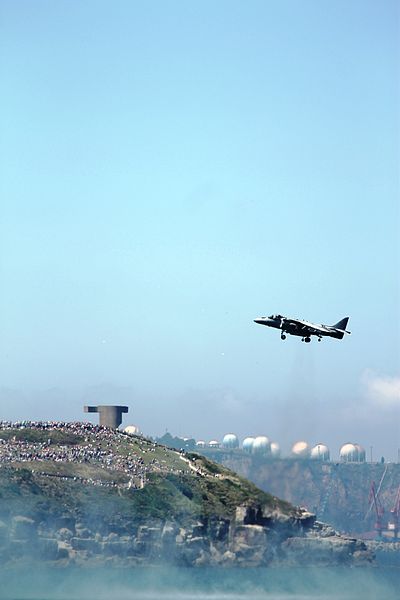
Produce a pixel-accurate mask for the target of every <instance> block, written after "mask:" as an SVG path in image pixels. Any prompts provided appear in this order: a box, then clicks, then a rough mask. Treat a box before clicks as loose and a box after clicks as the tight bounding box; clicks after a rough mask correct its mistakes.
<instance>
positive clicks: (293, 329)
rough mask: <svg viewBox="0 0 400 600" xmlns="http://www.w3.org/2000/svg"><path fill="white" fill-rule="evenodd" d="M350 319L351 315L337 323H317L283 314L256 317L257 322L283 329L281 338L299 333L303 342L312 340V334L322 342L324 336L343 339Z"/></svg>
mask: <svg viewBox="0 0 400 600" xmlns="http://www.w3.org/2000/svg"><path fill="white" fill-rule="evenodd" d="M348 321H349V317H345V318H344V319H342V320H341V321H338V323H335V325H316V324H315V323H310V322H309V321H302V320H301V319H290V318H289V317H283V316H282V315H271V316H270V317H259V318H258V319H254V322H255V323H259V324H260V325H267V327H274V328H275V329H280V330H281V340H286V334H287V333H288V334H290V335H298V336H300V337H301V341H302V342H311V336H312V335H316V336H317V338H318V341H319V342H320V341H321V340H322V338H323V337H324V336H329V337H333V338H337V339H339V340H341V339H342V338H343V336H344V334H345V333H350V331H346V326H347V323H348Z"/></svg>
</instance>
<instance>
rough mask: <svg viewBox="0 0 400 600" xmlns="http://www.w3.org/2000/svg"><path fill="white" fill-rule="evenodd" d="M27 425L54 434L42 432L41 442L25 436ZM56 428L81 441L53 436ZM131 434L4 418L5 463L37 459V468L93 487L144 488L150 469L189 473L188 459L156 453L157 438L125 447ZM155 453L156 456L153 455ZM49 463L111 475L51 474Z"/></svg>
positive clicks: (0, 454)
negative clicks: (174, 461) (176, 460)
mask: <svg viewBox="0 0 400 600" xmlns="http://www.w3.org/2000/svg"><path fill="white" fill-rule="evenodd" d="M25 429H26V430H37V431H40V432H44V433H46V432H48V434H49V435H48V437H47V436H46V435H39V436H37V437H38V440H37V441H36V440H34V441H32V439H33V438H34V437H35V436H32V435H26V436H25V438H24V436H22V435H21V434H20V433H19V431H21V430H25ZM7 431H8V433H6V435H3V436H2V435H1V434H2V432H7ZM55 431H56V432H59V433H61V434H73V435H74V436H76V443H74V438H73V437H71V435H67V436H65V440H63V437H62V436H52V432H55ZM13 433H14V435H13ZM129 437H131V436H129V434H126V433H124V432H122V431H119V430H116V429H110V428H107V427H101V426H99V425H93V424H92V423H88V422H72V423H67V422H56V421H18V422H14V423H12V422H9V421H0V464H7V463H8V464H12V463H35V465H34V467H33V469H32V470H33V471H35V472H36V473H38V472H39V473H42V474H43V475H48V476H52V477H55V476H56V477H57V476H58V477H62V478H64V479H67V478H71V477H72V478H73V479H79V480H81V481H82V482H83V483H88V484H92V485H103V486H108V487H109V486H119V487H127V488H141V487H143V486H144V485H145V483H146V480H147V477H148V474H149V473H150V472H154V471H156V472H157V471H158V472H164V473H165V472H166V473H171V472H172V473H176V474H179V473H182V472H183V470H184V463H182V469H178V468H174V467H173V466H171V461H170V460H169V461H168V460H166V459H164V458H162V457H161V456H160V450H159V451H158V452H157V453H156V448H157V444H156V443H154V442H153V441H151V440H148V439H145V438H136V442H137V443H136V444H135V447H134V450H133V449H132V447H130V446H129V445H124V444H126V442H127V438H128V439H129ZM121 444H122V446H121ZM158 448H159V447H158ZM121 449H122V451H121ZM130 449H131V451H130ZM165 452H166V453H167V451H165ZM148 453H150V456H148ZM152 453H153V454H154V457H152V456H151V454H152ZM146 455H147V456H146ZM46 461H47V462H48V461H50V462H52V463H76V464H81V465H85V464H86V465H93V466H97V467H100V468H102V469H105V470H107V476H105V475H104V476H103V477H87V476H85V475H83V474H82V476H80V475H79V472H80V471H79V470H77V471H76V473H74V475H73V476H69V475H66V474H65V470H64V471H63V469H61V468H60V471H59V473H58V472H57V471H56V472H55V471H54V470H52V472H49V470H46V469H44V468H43V470H42V471H41V468H40V465H41V464H43V463H44V462H46ZM30 466H31V467H32V465H30ZM110 472H111V473H112V472H117V473H119V474H123V475H125V477H122V478H121V477H117V478H116V480H112V479H111V478H110Z"/></svg>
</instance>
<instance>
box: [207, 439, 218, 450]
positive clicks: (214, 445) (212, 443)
mask: <svg viewBox="0 0 400 600" xmlns="http://www.w3.org/2000/svg"><path fill="white" fill-rule="evenodd" d="M208 447H209V448H219V442H217V440H211V441H210V442H208Z"/></svg>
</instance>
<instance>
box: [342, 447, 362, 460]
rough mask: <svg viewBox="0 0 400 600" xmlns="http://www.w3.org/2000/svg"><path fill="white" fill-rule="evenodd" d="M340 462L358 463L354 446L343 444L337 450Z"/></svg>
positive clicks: (357, 455)
mask: <svg viewBox="0 0 400 600" xmlns="http://www.w3.org/2000/svg"><path fill="white" fill-rule="evenodd" d="M339 457H340V460H341V461H343V462H358V458H359V454H358V450H357V448H356V446H355V445H354V444H350V443H349V442H348V443H347V444H343V446H342V447H341V448H340V450H339Z"/></svg>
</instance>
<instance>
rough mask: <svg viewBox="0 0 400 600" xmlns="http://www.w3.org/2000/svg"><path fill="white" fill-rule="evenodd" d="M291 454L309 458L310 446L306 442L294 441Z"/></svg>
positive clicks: (296, 456)
mask: <svg viewBox="0 0 400 600" xmlns="http://www.w3.org/2000/svg"><path fill="white" fill-rule="evenodd" d="M292 456H293V457H294V458H309V457H310V447H309V445H308V444H307V442H303V441H300V442H296V443H295V444H293V446H292Z"/></svg>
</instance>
